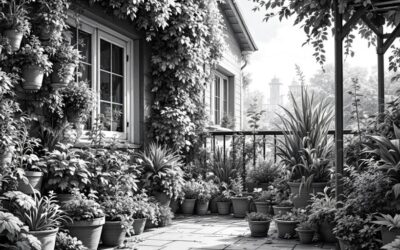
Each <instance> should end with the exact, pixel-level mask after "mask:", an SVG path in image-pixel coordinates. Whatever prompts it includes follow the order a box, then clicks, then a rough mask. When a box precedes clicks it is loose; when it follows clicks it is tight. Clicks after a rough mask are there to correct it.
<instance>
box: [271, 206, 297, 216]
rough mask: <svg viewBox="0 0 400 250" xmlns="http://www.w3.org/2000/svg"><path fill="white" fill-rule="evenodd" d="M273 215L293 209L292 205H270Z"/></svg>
mask: <svg viewBox="0 0 400 250" xmlns="http://www.w3.org/2000/svg"><path fill="white" fill-rule="evenodd" d="M272 209H273V212H274V215H279V214H282V215H284V214H287V213H289V212H291V211H292V210H293V207H280V206H272Z"/></svg>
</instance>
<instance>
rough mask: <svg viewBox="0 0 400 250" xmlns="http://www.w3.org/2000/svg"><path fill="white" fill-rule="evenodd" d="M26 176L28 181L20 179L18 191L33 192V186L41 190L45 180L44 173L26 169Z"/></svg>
mask: <svg viewBox="0 0 400 250" xmlns="http://www.w3.org/2000/svg"><path fill="white" fill-rule="evenodd" d="M25 177H26V178H27V179H28V183H25V182H24V181H23V180H19V181H18V191H21V192H23V193H25V194H32V193H33V190H32V188H33V189H35V190H37V191H39V192H40V189H41V188H42V182H43V173H42V172H34V171H25ZM31 186H32V188H31Z"/></svg>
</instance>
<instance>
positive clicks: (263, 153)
mask: <svg viewBox="0 0 400 250" xmlns="http://www.w3.org/2000/svg"><path fill="white" fill-rule="evenodd" d="M263 157H264V160H265V135H263Z"/></svg>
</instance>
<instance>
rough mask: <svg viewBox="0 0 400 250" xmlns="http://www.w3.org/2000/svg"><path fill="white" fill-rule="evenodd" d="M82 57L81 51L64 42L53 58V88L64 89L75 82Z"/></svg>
mask: <svg viewBox="0 0 400 250" xmlns="http://www.w3.org/2000/svg"><path fill="white" fill-rule="evenodd" d="M81 59H82V56H81V55H80V53H79V50H77V49H75V48H74V47H73V46H71V45H70V44H68V43H66V42H63V43H61V45H60V46H59V47H58V48H57V50H56V51H55V54H54V56H53V57H52V61H53V72H52V73H51V87H52V88H54V89H59V88H64V87H66V86H67V85H68V84H69V83H70V82H72V81H73V80H74V72H75V69H76V67H77V66H78V64H79V60H81Z"/></svg>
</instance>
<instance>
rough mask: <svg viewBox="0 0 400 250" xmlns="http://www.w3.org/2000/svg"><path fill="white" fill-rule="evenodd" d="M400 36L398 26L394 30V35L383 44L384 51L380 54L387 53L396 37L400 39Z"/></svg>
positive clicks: (399, 25) (399, 26)
mask: <svg viewBox="0 0 400 250" xmlns="http://www.w3.org/2000/svg"><path fill="white" fill-rule="evenodd" d="M399 35H400V24H398V25H397V27H396V28H395V29H394V30H393V32H392V34H390V36H389V38H388V39H387V40H386V41H385V42H384V43H383V46H382V48H381V50H382V51H379V52H378V53H383V54H385V53H386V51H387V50H388V49H389V47H390V46H391V45H392V44H393V42H394V40H395V39H396V37H398V36H399Z"/></svg>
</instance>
